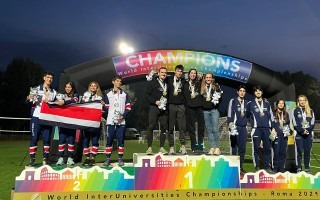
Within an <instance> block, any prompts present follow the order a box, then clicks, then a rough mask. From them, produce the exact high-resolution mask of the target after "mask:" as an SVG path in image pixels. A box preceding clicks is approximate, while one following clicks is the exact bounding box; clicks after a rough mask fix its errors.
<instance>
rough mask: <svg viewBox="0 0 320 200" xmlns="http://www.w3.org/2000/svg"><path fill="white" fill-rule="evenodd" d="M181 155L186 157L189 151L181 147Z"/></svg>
mask: <svg viewBox="0 0 320 200" xmlns="http://www.w3.org/2000/svg"><path fill="white" fill-rule="evenodd" d="M180 153H181V154H182V155H186V154H187V149H186V147H185V146H182V147H180Z"/></svg>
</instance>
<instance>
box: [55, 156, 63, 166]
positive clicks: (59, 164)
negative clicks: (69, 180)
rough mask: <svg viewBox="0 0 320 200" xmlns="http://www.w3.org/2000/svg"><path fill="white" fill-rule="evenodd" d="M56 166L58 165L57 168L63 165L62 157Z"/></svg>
mask: <svg viewBox="0 0 320 200" xmlns="http://www.w3.org/2000/svg"><path fill="white" fill-rule="evenodd" d="M56 165H57V166H61V165H63V158H62V157H60V158H59V159H58V162H57V164H56Z"/></svg>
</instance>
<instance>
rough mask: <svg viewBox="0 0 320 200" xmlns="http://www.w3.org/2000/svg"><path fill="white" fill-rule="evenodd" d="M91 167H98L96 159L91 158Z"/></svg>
mask: <svg viewBox="0 0 320 200" xmlns="http://www.w3.org/2000/svg"><path fill="white" fill-rule="evenodd" d="M89 165H90V166H95V165H96V159H95V158H91V159H90V164H89Z"/></svg>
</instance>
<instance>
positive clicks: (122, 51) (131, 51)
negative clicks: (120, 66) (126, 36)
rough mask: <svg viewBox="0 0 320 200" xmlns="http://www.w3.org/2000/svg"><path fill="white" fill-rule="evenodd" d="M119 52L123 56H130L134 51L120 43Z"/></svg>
mask: <svg viewBox="0 0 320 200" xmlns="http://www.w3.org/2000/svg"><path fill="white" fill-rule="evenodd" d="M119 50H120V52H121V53H122V54H130V53H133V51H134V49H133V47H131V46H129V45H128V44H126V43H125V42H121V43H120V45H119Z"/></svg>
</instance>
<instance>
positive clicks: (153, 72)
mask: <svg viewBox="0 0 320 200" xmlns="http://www.w3.org/2000/svg"><path fill="white" fill-rule="evenodd" d="M156 73H157V72H156V71H154V70H151V72H150V73H149V74H148V75H146V78H147V81H152V78H153V75H155V74H156Z"/></svg>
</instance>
